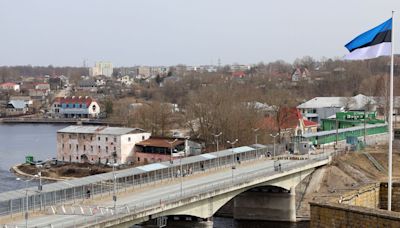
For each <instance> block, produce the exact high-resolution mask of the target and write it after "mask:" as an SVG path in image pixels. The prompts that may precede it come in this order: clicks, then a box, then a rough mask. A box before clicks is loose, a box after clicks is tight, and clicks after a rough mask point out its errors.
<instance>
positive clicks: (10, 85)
mask: <svg viewBox="0 0 400 228" xmlns="http://www.w3.org/2000/svg"><path fill="white" fill-rule="evenodd" d="M0 90H13V91H16V92H19V91H20V90H21V88H20V86H19V85H18V84H17V83H14V82H5V83H0Z"/></svg>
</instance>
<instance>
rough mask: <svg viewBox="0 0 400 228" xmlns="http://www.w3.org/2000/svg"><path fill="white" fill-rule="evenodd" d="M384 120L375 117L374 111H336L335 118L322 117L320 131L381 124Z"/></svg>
mask: <svg viewBox="0 0 400 228" xmlns="http://www.w3.org/2000/svg"><path fill="white" fill-rule="evenodd" d="M382 123H385V121H384V120H380V119H377V118H376V112H367V113H364V112H357V111H354V112H338V113H336V118H335V119H322V124H321V128H322V131H330V130H335V129H336V126H337V128H338V129H343V128H350V127H357V126H361V125H364V124H382Z"/></svg>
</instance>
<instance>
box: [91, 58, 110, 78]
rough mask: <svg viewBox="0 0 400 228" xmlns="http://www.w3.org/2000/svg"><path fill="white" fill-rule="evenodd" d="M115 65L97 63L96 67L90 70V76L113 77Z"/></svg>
mask: <svg viewBox="0 0 400 228" xmlns="http://www.w3.org/2000/svg"><path fill="white" fill-rule="evenodd" d="M113 70H114V68H113V64H112V63H111V62H96V63H95V64H94V67H91V68H89V75H90V76H99V75H104V76H106V77H111V76H112V74H113Z"/></svg>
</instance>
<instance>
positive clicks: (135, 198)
mask: <svg viewBox="0 0 400 228" xmlns="http://www.w3.org/2000/svg"><path fill="white" fill-rule="evenodd" d="M280 162H281V164H282V167H285V166H287V165H289V164H290V166H292V165H296V164H299V163H301V162H304V161H301V160H280ZM273 166H274V161H273V160H270V159H265V158H263V159H260V160H256V161H252V162H248V163H243V164H242V165H236V169H234V170H233V172H234V178H235V179H236V178H239V177H240V176H242V175H246V174H250V173H254V172H257V171H262V170H266V169H269V170H272V169H273ZM182 179H183V182H182V189H183V194H186V193H187V192H189V191H191V192H193V193H194V192H195V191H196V189H200V188H202V187H204V186H208V185H211V184H216V183H220V182H226V181H227V180H231V179H232V169H231V168H230V167H225V168H219V169H217V170H214V171H208V172H204V173H201V174H196V175H192V176H186V177H183V178H182ZM180 193H181V182H180V178H179V177H178V178H175V179H174V180H173V181H163V182H162V183H160V182H158V183H156V184H154V185H151V184H150V185H147V186H143V187H139V186H137V187H135V188H134V189H130V190H127V191H126V192H125V191H123V192H121V191H120V192H119V194H118V198H117V208H120V207H122V206H123V205H126V204H129V205H135V206H134V208H140V207H141V205H143V206H144V204H145V203H146V202H149V201H157V200H159V201H160V203H161V201H162V200H164V199H166V198H167V197H168V196H171V197H173V196H176V195H177V194H180ZM79 205H81V206H93V207H95V206H98V207H102V208H113V205H114V204H113V201H112V197H111V196H103V197H102V198H100V196H95V197H94V199H93V200H92V199H90V200H84V201H81V202H79ZM130 209H131V210H132V208H130ZM103 219H104V216H103V217H101V216H98V215H97V216H96V215H62V214H55V215H49V214H41V215H35V216H32V217H30V218H29V224H28V227H38V228H39V227H53V228H56V227H74V226H79V225H84V224H88V223H92V222H96V221H100V220H103ZM21 224H24V220H23V218H21V219H19V220H18V221H13V222H12V224H10V225H21Z"/></svg>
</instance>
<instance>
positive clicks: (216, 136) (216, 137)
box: [212, 132, 222, 167]
mask: <svg viewBox="0 0 400 228" xmlns="http://www.w3.org/2000/svg"><path fill="white" fill-rule="evenodd" d="M212 135H213V136H214V137H215V141H216V142H217V163H218V167H219V163H220V162H219V156H218V151H219V147H218V137H220V136H221V135H222V132H220V133H218V134H212Z"/></svg>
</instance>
